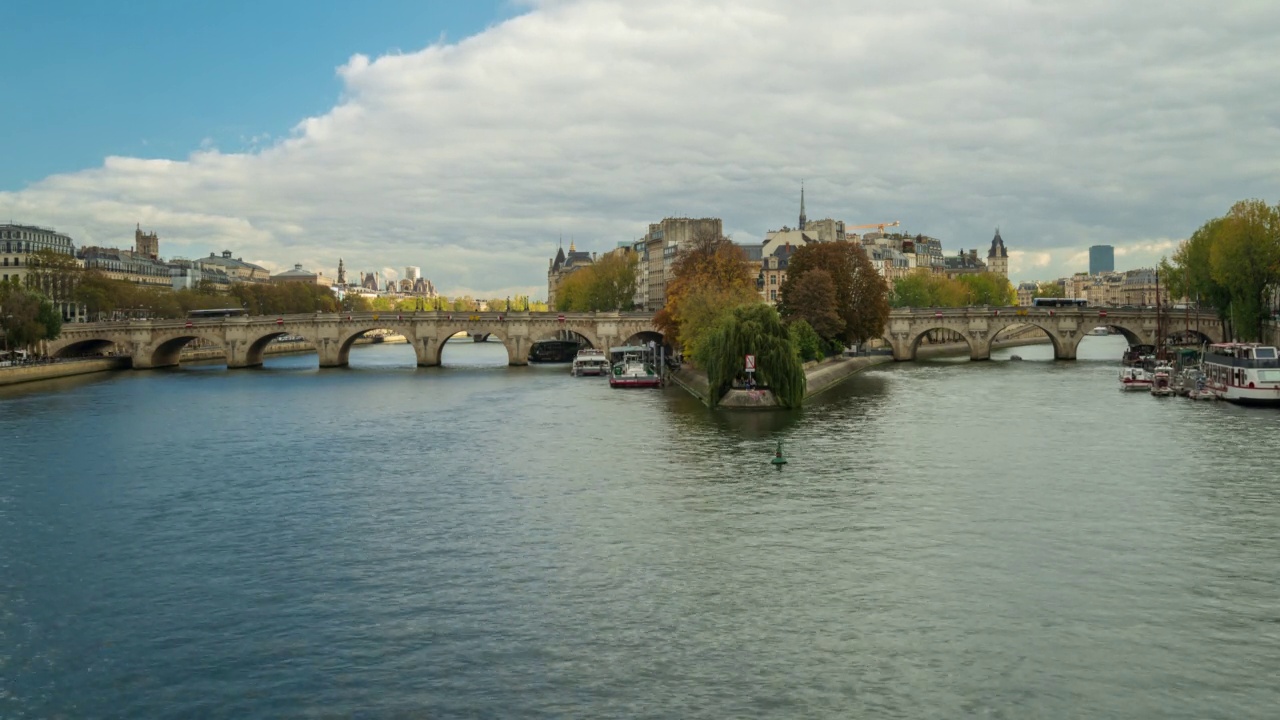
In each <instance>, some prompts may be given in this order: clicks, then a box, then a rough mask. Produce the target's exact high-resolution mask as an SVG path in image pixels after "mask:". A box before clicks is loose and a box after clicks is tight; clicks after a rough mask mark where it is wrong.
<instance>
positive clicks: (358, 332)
mask: <svg viewBox="0 0 1280 720" xmlns="http://www.w3.org/2000/svg"><path fill="white" fill-rule="evenodd" d="M373 330H392V331H394V332H396V333H399V334H401V335H403V336H404V338H405V340H407V341H408V342H409V345H410V346H411V347H412V348H413V349H414V352H415V353H417V352H418V343H417V337H418V336H417V333H415V332H414V331H413V326H412V325H411V324H409V323H405V322H402V321H400V320H398V319H397V320H392V321H384V320H376V321H372V322H370V321H366V322H362V323H360V324H358V325H356V326H354V327H352V328H343V329H342V331H341V332H340V333H339V335H338V338H337V341H336V342H333V341H330V342H323V341H322V342H321V343H319V344H317V347H316V350H317V352H319V353H320V366H321V367H346V366H347V365H348V364H350V361H351V346H352V345H355V344H356V340H359V339H360V338H362V337H364V336H365V333H368V332H371V331H373ZM419 360H421V359H420V358H419ZM419 364H421V362H420V361H419Z"/></svg>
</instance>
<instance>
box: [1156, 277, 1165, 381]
mask: <svg viewBox="0 0 1280 720" xmlns="http://www.w3.org/2000/svg"><path fill="white" fill-rule="evenodd" d="M1164 359H1165V350H1164V307H1163V306H1162V305H1161V304H1160V266H1159V265H1157V266H1156V360H1160V361H1163V360H1164Z"/></svg>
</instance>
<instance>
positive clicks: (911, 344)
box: [903, 324, 990, 360]
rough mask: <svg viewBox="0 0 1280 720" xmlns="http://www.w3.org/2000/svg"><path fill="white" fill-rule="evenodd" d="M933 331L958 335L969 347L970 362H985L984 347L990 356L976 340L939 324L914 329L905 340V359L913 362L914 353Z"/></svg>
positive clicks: (967, 334) (964, 333) (983, 344)
mask: <svg viewBox="0 0 1280 720" xmlns="http://www.w3.org/2000/svg"><path fill="white" fill-rule="evenodd" d="M935 330H945V331H947V332H950V333H952V334H955V335H959V336H960V338H961V339H963V340H964V342H965V344H966V345H968V346H969V359H971V360H985V359H986V356H984V355H983V350H984V347H986V348H987V356H989V354H990V350H989V346H988V345H986V344H985V343H982V342H980V341H979V340H978V339H977V338H974V337H972V336H971V335H970V334H969V333H967V332H962V331H959V330H956V329H955V328H953V327H947V326H946V325H940V324H939V325H930V326H928V327H921V328H917V329H916V331H915V333H914V334H913V335H911V336H910V337H909V338H908V339H907V341H906V347H905V348H903V349H904V350H905V351H906V354H905V355H906V356H905V359H907V360H915V359H916V353H917V352H919V350H920V343H921V341H923V340H924V339H925V337H926V336H927V335H928V334H929V333H931V332H933V331H935Z"/></svg>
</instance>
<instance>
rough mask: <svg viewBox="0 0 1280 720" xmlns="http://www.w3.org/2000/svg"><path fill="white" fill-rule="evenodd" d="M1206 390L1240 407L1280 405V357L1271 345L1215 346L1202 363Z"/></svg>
mask: <svg viewBox="0 0 1280 720" xmlns="http://www.w3.org/2000/svg"><path fill="white" fill-rule="evenodd" d="M1200 367H1201V370H1202V371H1203V372H1204V377H1205V388H1206V389H1208V390H1210V391H1212V392H1213V393H1214V394H1215V395H1217V396H1218V397H1219V398H1221V399H1222V400H1226V401H1227V402H1233V403H1239V404H1241V405H1273V406H1280V357H1278V356H1277V353H1276V349H1275V347H1273V346H1270V345H1261V344H1259V343H1216V344H1214V345H1210V346H1209V347H1208V349H1206V350H1205V353H1204V359H1203V360H1202V362H1201V366H1200Z"/></svg>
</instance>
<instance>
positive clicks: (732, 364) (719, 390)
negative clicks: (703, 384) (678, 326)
mask: <svg viewBox="0 0 1280 720" xmlns="http://www.w3.org/2000/svg"><path fill="white" fill-rule="evenodd" d="M747 355H755V357H756V372H755V377H756V380H757V381H758V382H759V383H760V385H761V386H762V387H767V388H769V389H770V390H772V391H773V394H774V397H776V398H777V399H778V403H779V404H780V405H782V406H783V407H799V406H800V404H801V403H802V402H804V393H805V376H804V366H803V364H802V363H801V360H800V355H799V353H798V352H797V351H796V346H795V344H794V343H792V341H791V334H790V333H789V332H788V331H787V328H786V327H785V326H784V325H783V324H782V318H781V317H779V315H778V313H777V311H776V310H774V309H773V308H771V307H769V306H768V305H766V304H764V303H762V302H761V303H752V304H749V305H740V306H738V307H735V308H733V310H731V311H730V312H728V313H727V314H725V315H724V316H723V317H721V319H720V321H719V323H718V324H717V325H716V326H715V328H714V329H713V330H712V332H711V333H710V335H709V336H708V337H707V339H706V341H705V342H703V343H701V344H700V345H699V346H698V350H697V357H696V358H694V360H695V362H697V364H698V366H699V367H702V368H704V369H705V370H706V372H707V380H708V382H709V384H710V387H711V397H712V404H716V403H718V402H719V401H720V398H721V397H723V396H724V394H725V393H726V392H728V391H729V388H730V387H731V386H732V384H733V380H734V378H737V377H740V376H742V375H743V374H744V372H745V368H744V362H745V356H747Z"/></svg>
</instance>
